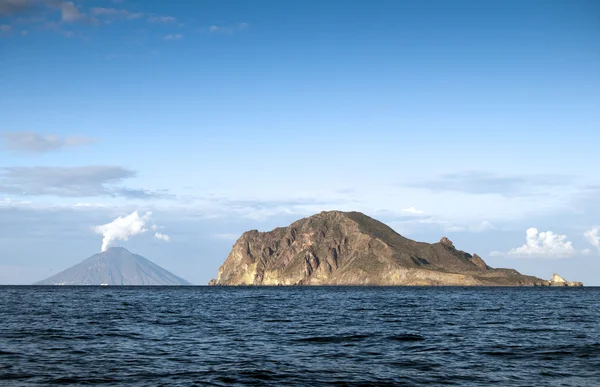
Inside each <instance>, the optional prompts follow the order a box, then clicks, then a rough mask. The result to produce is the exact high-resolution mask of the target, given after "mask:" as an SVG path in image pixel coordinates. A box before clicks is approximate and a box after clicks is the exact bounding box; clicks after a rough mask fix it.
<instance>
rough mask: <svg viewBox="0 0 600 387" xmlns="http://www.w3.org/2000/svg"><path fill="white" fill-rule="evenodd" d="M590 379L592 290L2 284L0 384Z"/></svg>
mask: <svg viewBox="0 0 600 387" xmlns="http://www.w3.org/2000/svg"><path fill="white" fill-rule="evenodd" d="M53 384H60V385H106V386H195V385H196V386H202V385H215V386H229V385H260V386H269V385H272V386H293V385H298V386H321V385H350V386H351V385H357V386H358V385H365V386H367V385H369V386H387V385H389V386H418V385H431V386H434V385H455V386H489V385H499V386H600V288H589V287H583V288H534V287H532V288H479V287H478V288H462V287H205V286H198V287H194V286H190V287H111V286H100V287H94V286H89V287H83V286H82V287H68V286H56V287H50V286H47V287H43V286H38V287H36V286H4V287H0V385H2V386H36V385H53Z"/></svg>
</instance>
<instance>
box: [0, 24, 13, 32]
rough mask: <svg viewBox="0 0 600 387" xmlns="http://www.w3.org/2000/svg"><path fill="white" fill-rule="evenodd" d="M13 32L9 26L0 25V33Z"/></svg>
mask: <svg viewBox="0 0 600 387" xmlns="http://www.w3.org/2000/svg"><path fill="white" fill-rule="evenodd" d="M11 30H12V27H11V26H9V25H8V24H0V33H7V32H10V31H11Z"/></svg>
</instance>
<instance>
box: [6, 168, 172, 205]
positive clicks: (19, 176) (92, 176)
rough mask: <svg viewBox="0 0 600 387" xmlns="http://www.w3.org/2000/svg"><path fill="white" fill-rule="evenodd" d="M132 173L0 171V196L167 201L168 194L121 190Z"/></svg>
mask: <svg viewBox="0 0 600 387" xmlns="http://www.w3.org/2000/svg"><path fill="white" fill-rule="evenodd" d="M135 176H136V173H135V172H134V171H131V170H129V169H125V168H122V167H116V166H89V167H71V168H68V167H6V168H0V193H5V194H9V195H21V196H43V195H50V196H58V197H94V196H112V197H124V198H132V199H150V198H168V197H170V196H169V195H168V194H166V193H163V192H154V191H148V190H143V189H132V188H127V187H123V186H121V185H120V183H122V182H123V180H125V179H129V178H132V177H135Z"/></svg>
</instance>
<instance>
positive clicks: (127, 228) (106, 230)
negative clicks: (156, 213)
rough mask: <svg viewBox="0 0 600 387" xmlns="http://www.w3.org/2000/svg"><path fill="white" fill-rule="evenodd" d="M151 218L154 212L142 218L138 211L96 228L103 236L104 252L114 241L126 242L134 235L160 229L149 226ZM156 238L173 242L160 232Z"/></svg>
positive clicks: (155, 235)
mask: <svg viewBox="0 0 600 387" xmlns="http://www.w3.org/2000/svg"><path fill="white" fill-rule="evenodd" d="M151 217H152V212H146V213H145V214H144V215H143V216H140V215H139V214H138V212H137V211H134V212H132V213H131V214H129V215H127V216H124V217H122V216H119V217H118V218H116V219H115V220H113V221H112V222H110V223H107V224H103V225H100V226H96V227H94V232H95V233H96V234H101V235H102V236H103V239H102V251H106V249H108V248H109V247H110V245H111V244H112V243H113V242H114V241H117V240H122V241H126V240H129V238H130V237H132V236H134V235H138V234H143V233H145V232H147V231H148V230H149V229H150V228H151V229H152V230H157V229H158V228H160V226H157V225H155V224H154V225H150V224H149V223H150V218H151ZM154 237H155V238H156V239H159V240H162V241H165V242H169V241H170V240H171V237H169V236H168V235H167V234H163V233H160V232H156V233H155V234H154Z"/></svg>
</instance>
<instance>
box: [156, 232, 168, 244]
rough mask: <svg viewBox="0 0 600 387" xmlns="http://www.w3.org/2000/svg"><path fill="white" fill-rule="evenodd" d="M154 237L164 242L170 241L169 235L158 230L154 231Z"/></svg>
mask: <svg viewBox="0 0 600 387" xmlns="http://www.w3.org/2000/svg"><path fill="white" fill-rule="evenodd" d="M154 237H155V238H156V239H158V240H162V241H165V242H170V241H171V237H170V236H168V235H167V234H163V233H160V232H156V233H154Z"/></svg>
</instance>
